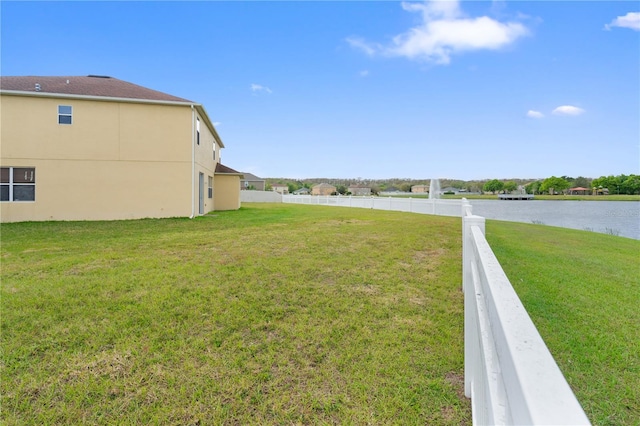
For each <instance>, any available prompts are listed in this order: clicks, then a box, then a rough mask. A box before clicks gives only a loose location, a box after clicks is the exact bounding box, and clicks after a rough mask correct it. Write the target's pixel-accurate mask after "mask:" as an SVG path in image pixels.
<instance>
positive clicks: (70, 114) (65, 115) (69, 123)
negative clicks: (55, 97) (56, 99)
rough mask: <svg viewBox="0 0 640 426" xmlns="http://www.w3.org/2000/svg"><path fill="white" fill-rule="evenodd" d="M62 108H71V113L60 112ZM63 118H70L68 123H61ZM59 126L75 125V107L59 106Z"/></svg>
mask: <svg viewBox="0 0 640 426" xmlns="http://www.w3.org/2000/svg"><path fill="white" fill-rule="evenodd" d="M60 108H69V111H70V112H69V113H66V112H64V113H63V112H60ZM62 117H69V122H68V123H63V122H61V121H60V119H61V118H62ZM58 124H62V125H65V126H70V125H72V124H73V105H58Z"/></svg>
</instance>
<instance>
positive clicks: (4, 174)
mask: <svg viewBox="0 0 640 426" xmlns="http://www.w3.org/2000/svg"><path fill="white" fill-rule="evenodd" d="M35 200H36V169H35V167H2V168H1V174H0V201H9V202H12V201H35Z"/></svg>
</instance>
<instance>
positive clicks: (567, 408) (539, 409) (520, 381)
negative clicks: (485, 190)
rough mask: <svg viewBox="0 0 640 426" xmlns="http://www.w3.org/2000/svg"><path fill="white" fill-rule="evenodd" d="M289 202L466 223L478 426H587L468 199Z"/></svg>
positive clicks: (298, 198) (467, 355) (469, 342)
mask: <svg viewBox="0 0 640 426" xmlns="http://www.w3.org/2000/svg"><path fill="white" fill-rule="evenodd" d="M282 202H284V203H298V204H315V205H327V206H343V207H360V208H369V209H378V210H398V211H406V212H413V213H423V214H435V215H442V216H457V217H462V240H463V241H462V262H463V267H462V287H463V291H464V364H465V365H464V370H465V373H464V375H465V395H466V396H467V397H469V398H471V407H472V416H473V424H474V425H588V424H590V423H589V419H588V418H587V416H586V415H585V413H584V411H583V410H582V407H581V406H580V403H579V402H578V400H577V399H576V397H575V395H574V394H573V392H572V390H571V388H570V387H569V384H568V383H567V381H566V380H565V378H564V376H563V375H562V372H561V371H560V369H559V368H558V365H557V364H556V362H555V360H554V359H553V356H552V355H551V353H550V352H549V349H548V348H547V346H546V344H545V343H544V341H543V340H542V337H541V336H540V334H539V333H538V330H537V329H536V327H535V325H534V324H533V322H532V321H531V318H530V317H529V314H527V311H526V310H525V308H524V306H523V305H522V303H521V302H520V299H519V298H518V296H517V295H516V292H515V291H514V289H513V287H512V286H511V283H510V282H509V279H508V278H507V276H506V275H505V273H504V271H503V270H502V267H501V266H500V263H499V262H498V259H497V258H496V256H495V255H494V253H493V251H492V250H491V247H490V246H489V243H488V242H487V240H486V238H485V236H484V232H485V226H484V224H485V219H484V217H481V216H474V215H473V214H472V207H471V205H470V204H469V202H468V201H467V200H465V199H463V200H440V199H435V200H434V199H431V200H429V199H412V198H394V197H389V198H381V197H351V196H310V195H285V196H283V197H282Z"/></svg>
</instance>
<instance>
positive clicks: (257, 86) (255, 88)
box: [251, 83, 273, 93]
mask: <svg viewBox="0 0 640 426" xmlns="http://www.w3.org/2000/svg"><path fill="white" fill-rule="evenodd" d="M251 91H252V92H253V93H261V92H264V93H273V92H272V91H271V89H269V88H268V87H267V86H262V85H260V84H255V83H252V84H251Z"/></svg>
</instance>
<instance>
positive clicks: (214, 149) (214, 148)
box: [212, 141, 216, 161]
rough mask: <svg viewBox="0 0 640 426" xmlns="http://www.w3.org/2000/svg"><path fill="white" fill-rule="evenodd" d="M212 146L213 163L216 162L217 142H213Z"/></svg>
mask: <svg viewBox="0 0 640 426" xmlns="http://www.w3.org/2000/svg"><path fill="white" fill-rule="evenodd" d="M212 145H213V161H216V141H213V142H212Z"/></svg>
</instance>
